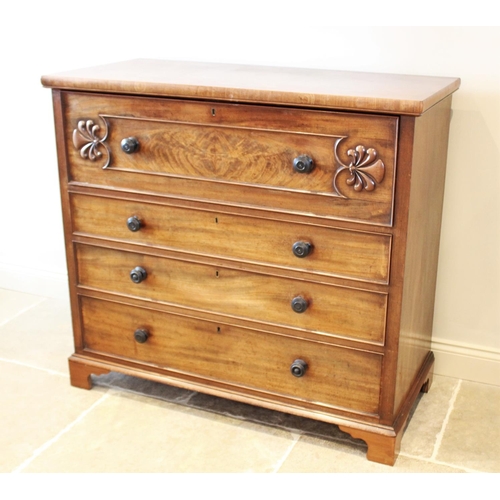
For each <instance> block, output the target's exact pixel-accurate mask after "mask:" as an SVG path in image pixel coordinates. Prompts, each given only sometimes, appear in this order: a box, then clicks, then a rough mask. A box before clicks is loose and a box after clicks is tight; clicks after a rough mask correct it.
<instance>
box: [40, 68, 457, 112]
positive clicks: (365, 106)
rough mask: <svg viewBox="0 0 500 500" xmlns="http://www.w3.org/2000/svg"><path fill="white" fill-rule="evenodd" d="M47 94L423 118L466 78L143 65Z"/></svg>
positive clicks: (68, 77) (102, 72)
mask: <svg viewBox="0 0 500 500" xmlns="http://www.w3.org/2000/svg"><path fill="white" fill-rule="evenodd" d="M42 83H43V85H44V86H46V87H52V88H59V89H68V90H81V91H91V92H112V93H121V94H135V95H151V96H164V97H183V98H198V99H213V100H219V101H228V102H252V103H267V104H275V105H283V106H300V107H315V108H323V109H338V110H352V111H365V112H379V113H389V114H406V115H414V116H418V115H420V114H422V113H424V112H425V111H426V110H427V109H429V108H430V107H432V106H433V105H434V104H436V103H437V102H439V101H440V100H442V99H444V98H445V97H446V96H448V95H449V94H451V93H453V92H455V91H456V90H457V89H458V88H459V86H460V79H459V78H449V77H430V76H416V75H394V74H382V73H360V72H352V71H334V70H323V69H303V68H285V67H282V68H281V67H268V66H251V65H239V64H214V63H204V62H181V61H160V60H152V59H136V60H132V61H125V62H119V63H114V64H106V65H102V66H96V67H92V68H86V69H80V70H74V71H68V72H64V73H57V74H52V75H46V76H43V77H42Z"/></svg>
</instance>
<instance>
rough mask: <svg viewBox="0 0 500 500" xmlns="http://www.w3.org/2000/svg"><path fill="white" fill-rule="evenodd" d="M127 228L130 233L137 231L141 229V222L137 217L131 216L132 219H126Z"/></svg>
mask: <svg viewBox="0 0 500 500" xmlns="http://www.w3.org/2000/svg"><path fill="white" fill-rule="evenodd" d="M127 227H128V228H129V229H130V231H132V232H134V233H135V232H136V231H139V229H141V227H142V221H141V219H139V217H137V216H136V215H133V216H132V217H129V218H128V219H127Z"/></svg>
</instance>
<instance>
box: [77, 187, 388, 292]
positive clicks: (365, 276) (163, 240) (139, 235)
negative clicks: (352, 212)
mask: <svg viewBox="0 0 500 500" xmlns="http://www.w3.org/2000/svg"><path fill="white" fill-rule="evenodd" d="M71 208H72V214H73V230H74V231H75V232H76V233H78V234H82V235H90V236H97V237H104V238H109V239H114V240H120V241H124V242H128V243H137V244H140V245H147V246H158V247H164V248H169V249H174V250H180V251H182V252H191V253H196V254H200V253H201V254H204V255H210V256H216V257H223V258H226V259H231V260H243V261H247V262H253V263H263V264H266V265H272V266H279V267H282V268H288V269H295V270H301V271H306V272H311V273H318V274H328V275H333V276H340V277H347V278H353V279H359V280H366V281H374V282H378V283H387V282H388V273H389V252H390V243H391V239H390V236H389V235H383V234H374V233H367V232H360V231H348V230H342V229H332V228H325V227H317V226H311V225H305V224H296V223H291V222H281V221H280V222H278V221H273V220H268V219H262V218H256V217H248V216H241V215H233V214H228V213H220V212H217V211H215V209H210V210H209V209H203V210H200V209H196V210H195V209H190V208H186V207H180V206H162V205H157V204H153V203H141V202H136V201H125V200H116V199H110V198H97V197H92V196H86V195H72V197H71ZM134 217H136V218H137V219H138V220H139V221H140V227H139V229H138V230H135V231H134V229H136V226H134V225H131V228H132V230H130V229H129V228H128V226H127V221H128V220H129V219H130V218H134ZM132 223H136V221H135V220H134V221H132ZM304 243H305V244H306V245H305V246H304V245H303V244H304ZM307 245H310V246H309V247H308V246H307ZM294 248H295V253H294ZM304 248H310V249H311V250H310V253H309V254H308V255H307V256H306V257H297V256H296V253H298V254H299V255H300V251H301V250H303V249H304Z"/></svg>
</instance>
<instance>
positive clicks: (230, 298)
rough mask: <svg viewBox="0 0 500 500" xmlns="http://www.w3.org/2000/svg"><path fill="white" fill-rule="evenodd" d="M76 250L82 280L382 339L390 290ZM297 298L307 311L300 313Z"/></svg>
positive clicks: (102, 287) (112, 289)
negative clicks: (141, 276)
mask: <svg viewBox="0 0 500 500" xmlns="http://www.w3.org/2000/svg"><path fill="white" fill-rule="evenodd" d="M76 255H77V261H78V277H79V283H80V285H82V286H84V287H89V288H93V289H98V290H104V291H109V292H116V293H120V294H125V295H129V296H132V297H136V298H143V299H147V300H153V301H159V302H165V303H169V304H173V305H176V306H179V307H183V308H187V309H194V310H203V311H208V312H214V313H218V314H223V315H226V316H232V317H240V318H245V319H249V320H254V321H258V322H262V323H272V324H279V325H284V326H287V327H289V328H295V329H301V330H303V329H306V330H309V331H315V332H321V333H324V334H326V335H334V336H341V337H351V338H355V339H363V340H366V341H371V342H374V343H379V344H381V343H383V341H384V331H385V318H386V308H387V295H386V294H384V293H378V292H371V291H366V290H359V289H355V288H347V287H340V286H333V285H326V284H320V283H314V282H310V281H305V280H298V279H289V278H283V277H277V276H268V275H265V274H259V273H255V272H247V271H242V270H237V269H228V268H224V267H215V266H211V265H205V264H198V263H192V262H185V261H182V260H177V259H174V258H162V257H155V256H151V255H142V254H136V253H132V252H125V251H118V250H111V249H107V248H100V247H96V246H91V245H81V244H80V245H77V246H76ZM137 267H139V268H141V269H142V270H144V271H145V272H146V277H145V279H143V281H140V282H139V283H135V282H133V281H132V279H131V278H130V273H131V271H132V270H134V269H136V268H137ZM139 272H142V271H136V272H135V274H136V275H138V274H139ZM294 299H295V300H294ZM292 303H293V305H294V307H295V309H296V310H302V312H295V310H294V309H292ZM304 309H305V310H304Z"/></svg>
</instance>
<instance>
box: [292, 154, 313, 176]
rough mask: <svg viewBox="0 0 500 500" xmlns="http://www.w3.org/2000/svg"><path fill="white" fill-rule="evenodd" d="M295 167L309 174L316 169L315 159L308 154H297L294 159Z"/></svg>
mask: <svg viewBox="0 0 500 500" xmlns="http://www.w3.org/2000/svg"><path fill="white" fill-rule="evenodd" d="M293 169H294V170H295V172H298V173H299V174H308V173H310V172H312V171H313V169H314V160H313V159H312V158H311V157H310V156H307V155H300V156H297V158H295V159H294V160H293Z"/></svg>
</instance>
